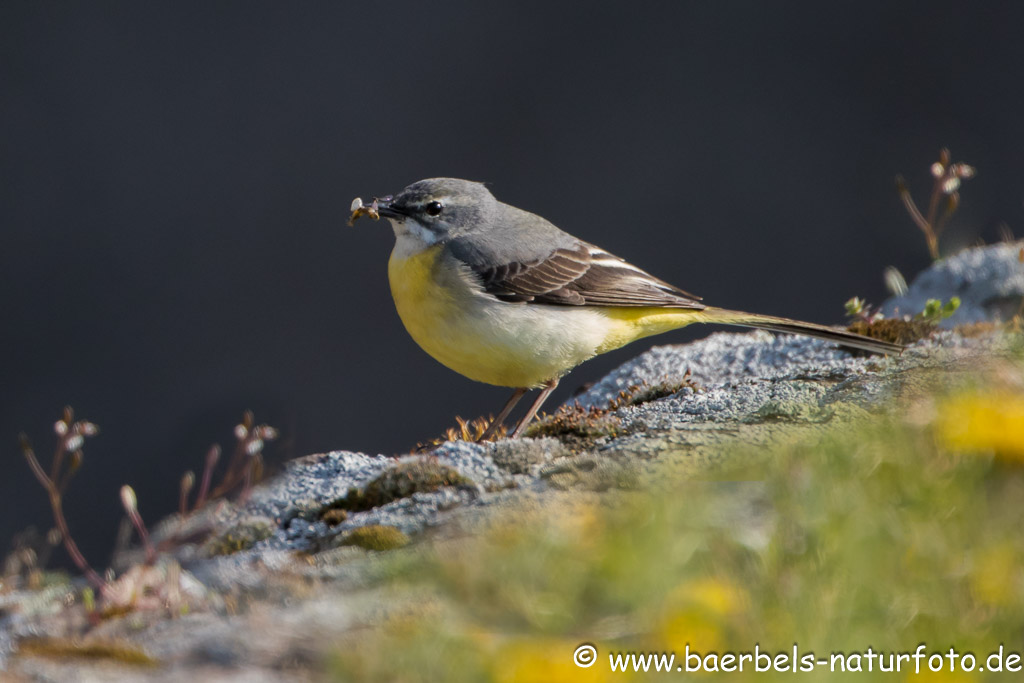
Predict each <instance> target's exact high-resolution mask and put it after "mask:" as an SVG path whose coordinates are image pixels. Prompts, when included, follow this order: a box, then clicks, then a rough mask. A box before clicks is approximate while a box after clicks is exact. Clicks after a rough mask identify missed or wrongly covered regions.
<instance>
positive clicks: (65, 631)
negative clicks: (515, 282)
mask: <svg viewBox="0 0 1024 683" xmlns="http://www.w3.org/2000/svg"><path fill="white" fill-rule="evenodd" d="M1018 251H1019V249H1018V247H1016V246H1011V245H996V246H994V247H986V248H983V249H976V250H971V251H970V252H965V253H964V254H961V255H958V256H957V257H954V258H953V259H949V260H947V261H944V262H942V263H939V264H936V265H935V266H934V267H933V268H932V269H930V270H929V271H928V272H927V273H925V274H922V276H920V277H919V278H917V280H915V282H914V284H913V286H912V287H911V291H910V292H908V294H907V296H906V297H902V298H900V299H894V300H892V301H890V302H887V303H886V310H887V311H889V312H896V311H897V310H899V311H901V312H902V311H907V310H920V308H923V305H924V304H923V301H924V299H925V298H930V297H935V298H943V299H948V297H949V296H951V295H953V294H955V295H957V296H960V297H961V300H962V301H963V304H962V306H961V309H960V311H958V313H957V314H956V316H954V320H953V322H955V321H956V319H957V316H959V320H960V321H961V322H963V321H978V320H988V319H991V318H999V317H1000V316H1002V315H1005V314H1006V310H1007V309H1006V305H1005V304H1006V302H1014V301H1016V302H1017V304H1014V305H1018V304H1019V299H1020V296H1021V294H1022V293H1024V272H1022V271H1024V265H1022V264H1020V263H1019V261H1018V260H1017V255H1018ZM1014 297H1016V299H1014ZM919 301H920V303H918V302H919ZM1005 344H1006V341H1005V336H1004V335H1001V334H999V333H997V332H993V333H991V334H989V335H987V336H975V337H964V336H961V335H959V334H956V333H954V332H942V333H938V334H936V335H934V336H933V337H932V338H931V339H929V340H927V341H923V342H919V343H918V344H916V345H914V346H913V347H911V348H909V349H908V350H907V351H905V352H904V353H903V354H902V355H900V356H898V357H878V356H853V355H850V354H849V353H848V352H846V351H844V350H841V349H837V348H835V347H834V346H831V345H829V344H827V343H825V342H821V341H819V340H813V339H806V338H798V337H792V336H773V335H771V334H768V333H765V332H753V333H732V334H730V333H719V334H713V335H711V336H709V337H708V338H706V339H703V340H701V341H698V342H695V343H692V344H687V345H676V346H660V347H655V348H652V349H651V350H650V351H648V352H646V353H643V354H641V355H639V356H637V357H636V358H634V359H633V360H631V361H629V362H627V363H625V364H623V365H622V366H620V367H619V368H617V369H616V370H614V371H613V372H611V373H609V374H608V375H607V376H606V377H605V378H603V379H602V380H601V381H599V382H598V383H596V384H595V385H594V386H592V387H591V388H590V389H588V390H587V391H586V392H584V393H583V394H582V395H580V396H578V397H577V398H575V399H573V400H572V401H570V402H569V403H570V405H572V404H575V403H577V402H578V404H579V405H580V406H581V407H583V408H594V409H601V410H603V411H606V410H607V409H608V406H609V401H610V400H612V399H615V398H616V397H618V396H619V395H620V392H623V391H628V390H629V388H630V387H633V386H636V385H640V384H642V383H647V384H651V385H654V384H659V383H664V382H670V383H671V382H681V381H682V380H683V379H684V378H686V377H687V373H688V372H689V375H688V377H689V380H690V381H691V382H692V383H693V385H690V386H686V387H684V388H683V389H681V390H679V391H677V392H676V393H674V394H672V395H669V396H665V397H663V398H659V399H657V400H652V401H648V402H644V403H641V404H639V405H624V406H622V407H619V408H617V409H614V410H611V411H609V412H602V418H601V419H604V420H611V421H613V423H614V424H615V425H616V429H615V430H614V432H612V433H608V434H603V435H597V436H594V437H593V438H590V439H583V440H579V439H576V440H573V439H564V440H559V439H557V438H538V439H521V440H518V441H508V440H506V441H501V442H498V443H493V444H473V443H465V442H451V443H446V444H444V445H442V446H440V447H438V448H437V449H435V450H434V451H433V452H432V453H430V454H420V455H405V456H400V457H388V456H384V455H369V454H363V453H353V452H349V451H334V452H331V453H325V454H317V455H310V456H307V457H304V458H299V459H297V460H295V461H293V462H291V463H289V465H288V466H287V468H286V469H285V471H284V472H283V473H282V474H280V475H279V476H277V477H274V478H273V479H271V480H269V481H267V482H265V483H263V484H261V485H260V486H258V487H257V488H256V489H255V490H254V491H253V492H252V494H251V495H250V496H249V498H248V499H247V500H246V501H245V503H244V504H229V503H225V502H222V503H220V504H218V505H210V506H208V507H207V508H206V509H205V510H203V511H202V512H201V513H198V514H196V515H193V516H192V518H191V519H189V520H180V519H171V520H167V521H166V522H165V523H163V524H161V525H160V526H159V528H157V529H155V530H154V537H156V538H157V539H158V540H159V539H160V538H161V537H165V538H166V537H175V535H177V537H179V538H184V537H186V536H187V537H190V538H191V537H196V538H217V537H219V536H224V535H226V534H230V533H235V534H236V535H237V534H238V533H240V532H239V530H258V531H261V533H259V534H256V535H254V536H253V538H252V541H251V542H248V543H245V544H243V545H245V546H247V547H242V548H241V549H240V550H238V551H237V552H232V553H230V554H226V555H221V554H218V555H214V554H212V553H211V552H210V549H209V548H210V545H209V543H208V541H200V542H186V541H183V540H182V541H179V542H177V543H175V544H174V548H175V549H174V550H173V560H172V559H170V558H169V559H168V561H167V562H166V563H165V564H166V566H167V567H169V569H168V570H167V571H165V574H164V576H165V577H167V576H169V577H171V578H170V579H167V578H165V579H164V580H166V581H171V580H175V581H177V583H175V584H174V585H173V586H170V588H172V589H174V590H178V592H180V589H181V586H184V585H186V581H185V579H187V581H188V582H191V581H194V580H198V581H199V582H201V584H202V585H203V586H205V587H206V588H207V589H208V592H209V594H210V595H209V599H205V600H203V599H200V600H197V601H196V603H195V604H194V605H191V606H190V610H189V611H188V612H187V614H184V615H182V614H180V613H179V614H177V615H176V616H174V617H173V618H172V617H171V615H169V614H167V613H166V612H160V611H154V612H152V613H146V614H139V613H134V614H128V615H125V616H124V617H122V618H119V619H111V620H107V621H106V622H104V623H103V624H102V625H101V626H100V627H96V628H94V629H92V631H91V635H92V636H97V634H98V635H99V636H102V637H104V638H111V639H116V640H118V641H119V642H127V643H130V644H134V645H135V646H137V647H138V648H139V649H140V650H143V651H145V652H146V653H147V654H148V655H149V656H151V657H153V658H155V659H157V660H159V662H160V666H159V667H158V668H155V669H139V668H131V667H124V666H121V667H116V666H110V665H109V663H98V664H95V665H92V666H87V667H79V666H78V665H71V664H69V663H67V662H61V661H59V660H53V659H46V658H39V657H27V658H26V657H13V655H14V653H15V652H16V651H17V647H18V642H19V641H21V640H23V639H25V638H27V637H31V636H39V635H47V636H54V635H57V636H66V635H69V634H73V633H76V629H77V631H82V630H87V629H85V627H84V626H83V623H84V622H83V619H84V617H83V616H82V612H81V610H79V611H78V612H77V613H75V614H76V615H77V616H75V617H72V616H69V610H68V609H65V608H64V607H63V605H65V604H66V601H68V600H69V596H73V594H74V587H73V586H65V587H63V588H58V589H56V590H54V589H50V592H48V593H44V592H41V591H22V592H20V593H19V592H8V593H6V594H0V610H3V612H2V613H0V669H2V668H5V667H10V668H11V669H12V670H13V671H15V672H16V673H18V674H19V675H21V676H24V677H28V678H30V679H37V680H82V681H91V680H105V681H119V680H168V681H170V680H181V679H182V678H193V679H197V680H254V681H257V680H308V679H309V677H310V675H311V673H310V672H311V671H313V670H314V669H315V666H314V663H315V661H316V656H317V655H316V653H318V652H323V651H324V650H325V649H327V648H330V647H332V646H336V645H333V644H334V643H336V642H338V639H340V638H344V637H345V634H346V633H347V632H349V631H350V630H351V629H354V628H358V627H359V626H360V625H361V624H365V623H368V622H369V623H375V622H379V621H380V619H382V618H383V616H384V615H386V614H388V613H390V612H391V611H394V610H399V611H400V610H402V609H407V608H408V606H409V605H410V604H418V602H419V601H421V600H422V598H421V597H418V596H414V597H409V596H406V599H405V600H404V601H403V599H402V598H401V596H400V595H399V596H396V594H395V593H394V591H393V590H390V591H387V594H386V595H384V594H383V593H382V588H381V586H382V585H386V583H387V581H386V579H387V577H388V576H389V574H388V572H390V571H393V569H392V567H393V565H394V562H393V561H392V562H391V563H384V562H383V561H382V560H381V558H382V555H381V554H379V553H374V552H367V551H365V550H362V549H360V548H355V547H339V546H338V543H337V540H338V539H339V538H342V537H344V536H345V535H346V534H350V533H351V532H352V531H353V530H355V529H358V528H360V527H367V526H374V525H378V526H384V527H395V528H397V529H399V530H400V531H402V532H404V533H405V534H407V535H409V536H410V537H412V538H413V543H412V544H411V545H410V546H408V547H405V548H401V549H398V550H392V551H390V552H389V553H388V555H389V558H390V559H391V560H394V558H396V557H397V558H399V561H400V562H404V563H408V564H410V565H412V566H415V564H416V562H417V561H418V559H419V556H418V553H419V552H420V550H418V548H419V545H418V544H419V543H420V542H423V543H426V542H429V541H430V540H432V539H433V540H437V539H444V538H458V537H459V535H464V534H472V533H479V532H480V531H481V530H482V529H485V528H487V526H488V525H489V524H491V523H493V522H494V520H500V519H502V518H504V517H507V516H509V515H514V514H516V511H522V510H524V509H531V510H547V509H552V508H553V507H554V506H560V505H566V504H571V503H572V502H573V501H580V500H594V499H598V500H599V499H601V497H602V496H607V495H610V494H609V493H608V491H609V490H617V491H624V492H628V491H630V490H633V489H637V488H642V487H649V486H670V485H671V482H673V481H678V478H677V477H684V478H685V477H690V476H692V475H694V474H701V473H704V472H707V471H708V470H713V469H716V468H720V467H723V466H728V465H729V464H730V463H727V462H723V455H722V454H723V453H726V452H728V453H730V454H733V457H735V454H736V452H737V448H736V447H735V446H736V444H742V445H743V446H744V447H745V448H746V449H747V450H749V451H750V452H751V453H756V452H757V450H758V449H760V448H764V447H768V446H771V445H773V444H777V443H780V442H784V441H786V440H791V439H794V438H797V435H798V436H799V438H807V436H808V435H809V434H810V435H814V434H816V433H818V432H820V433H821V434H825V433H826V432H827V430H829V429H830V428H831V427H832V426H833V425H835V424H839V423H848V422H849V421H851V420H861V419H870V418H871V415H872V414H873V412H874V411H876V410H878V409H879V407H880V406H881V405H883V404H884V403H885V402H886V401H888V400H890V399H892V398H894V397H906V396H907V395H908V394H911V395H912V394H913V392H915V391H923V390H925V388H926V387H927V386H928V385H929V383H930V382H933V381H941V382H948V381H950V378H954V379H955V377H956V375H957V373H958V372H962V373H963V374H964V375H967V374H969V373H970V372H972V371H974V370H977V369H978V367H980V366H981V365H983V364H984V363H987V362H989V360H990V359H992V358H994V357H998V356H999V355H1000V353H1001V351H1002V350H1003V348H1004V347H1005ZM725 446H729V448H726V447H725ZM419 461H424V462H427V463H436V464H438V465H441V466H444V467H446V468H452V469H454V470H456V471H457V472H458V474H459V475H461V478H462V480H463V481H462V483H459V484H458V485H456V486H444V487H441V488H433V489H431V488H429V487H428V488H425V489H423V490H418V492H415V493H412V494H411V495H407V496H405V497H400V498H398V499H396V500H392V501H391V502H388V503H386V504H383V505H379V506H377V507H373V508H371V509H368V510H358V509H350V510H348V511H347V512H346V513H345V514H344V515H341V516H340V517H341V518H340V521H339V519H335V520H333V521H328V516H326V515H325V514H324V512H325V510H329V509H331V508H332V507H338V506H344V505H345V504H346V503H345V502H346V501H349V500H350V496H353V495H358V494H356V493H354V491H359V490H363V489H365V488H366V487H367V486H368V485H369V484H370V483H371V482H373V481H374V480H376V479H377V478H378V477H380V476H381V475H382V474H384V473H385V472H388V471H390V470H391V469H392V468H395V467H396V466H399V465H401V464H403V463H415V462H419ZM717 486H719V487H720V489H721V494H722V499H723V506H722V518H723V522H722V523H723V525H726V526H728V527H729V528H731V529H739V530H740V532H739V533H741V534H742V535H743V536H744V538H746V539H747V542H748V543H749V544H750V545H751V546H752V547H756V546H758V544H761V543H763V542H764V539H765V538H766V537H767V535H768V530H769V528H770V525H771V514H770V511H766V510H764V506H763V505H762V501H761V494H760V492H759V489H758V486H757V484H756V482H755V483H742V482H732V483H729V482H723V483H721V484H718V485H717ZM622 495H628V494H626V493H624V494H622ZM184 530H187V533H183V531H184ZM137 557H138V556H134V557H133V556H129V555H126V556H125V557H124V558H123V560H124V562H123V565H122V566H124V567H127V566H133V565H136V566H137V565H138V559H137ZM174 562H177V563H179V564H180V567H181V572H182V573H181V574H178V573H176V571H177V570H175V569H174V567H175V566H177V565H175V564H174ZM174 577H178V578H177V579H175V578H174ZM182 577H184V578H182ZM189 585H191V584H189ZM311 587H315V590H314V589H312V588H311ZM174 590H172V591H171V594H175V593H174ZM214 598H216V599H214ZM232 605H233V606H234V607H233V608H231V609H229V606H232ZM61 618H63V621H61ZM75 619H78V621H75ZM294 662H298V663H299V664H298V665H296V666H294V667H292V668H289V664H288V663H294Z"/></svg>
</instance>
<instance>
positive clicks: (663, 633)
mask: <svg viewBox="0 0 1024 683" xmlns="http://www.w3.org/2000/svg"><path fill="white" fill-rule="evenodd" d="M665 603H666V609H665V616H664V618H663V619H662V622H661V626H660V628H659V629H658V636H659V638H660V639H661V641H662V642H663V643H664V644H665V645H666V646H667V647H671V648H675V649H677V650H681V649H682V648H683V647H684V646H685V645H687V644H689V645H690V648H691V649H694V650H697V651H700V652H712V651H720V650H721V649H723V648H724V647H725V645H726V643H725V642H724V636H723V630H724V629H723V627H724V626H726V625H727V624H728V621H729V618H730V617H732V616H733V615H735V614H737V613H739V612H742V611H743V609H744V608H745V606H746V605H747V603H748V595H747V592H746V591H745V590H743V589H742V588H740V587H739V586H737V585H735V584H734V583H732V582H729V581H725V580H722V579H717V578H710V577H703V578H699V579H694V580H692V581H687V582H685V583H682V584H680V585H679V586H676V588H674V589H673V590H672V591H671V592H670V593H669V594H668V595H667V596H666V598H665Z"/></svg>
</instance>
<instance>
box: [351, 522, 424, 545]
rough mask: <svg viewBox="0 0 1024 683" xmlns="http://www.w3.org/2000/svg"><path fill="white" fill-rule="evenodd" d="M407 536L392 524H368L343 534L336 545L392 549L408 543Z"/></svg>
mask: <svg viewBox="0 0 1024 683" xmlns="http://www.w3.org/2000/svg"><path fill="white" fill-rule="evenodd" d="M408 543H409V537H408V536H406V535H405V534H404V533H402V532H401V531H400V530H399V529H396V528H395V527H393V526H384V525H381V524H370V525H368V526H361V527H359V528H358V529H353V530H352V531H350V532H348V533H347V534H345V535H344V536H343V537H342V538H341V540H340V541H339V542H338V545H353V546H356V547H358V548H365V549H366V550H378V551H381V550H394V549H395V548H401V547H402V546H404V545H408Z"/></svg>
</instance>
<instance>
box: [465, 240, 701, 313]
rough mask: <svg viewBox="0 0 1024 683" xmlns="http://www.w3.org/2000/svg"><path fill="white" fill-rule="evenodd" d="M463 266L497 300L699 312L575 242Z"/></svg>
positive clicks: (639, 273) (623, 264) (673, 291)
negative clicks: (534, 254) (528, 256)
mask: <svg viewBox="0 0 1024 683" xmlns="http://www.w3.org/2000/svg"><path fill="white" fill-rule="evenodd" d="M466 265H468V266H469V267H470V268H471V269H472V270H473V272H474V273H476V274H477V276H479V278H480V281H481V284H482V285H483V288H484V291H486V292H487V293H488V294H491V295H492V296H495V297H497V298H498V299H501V300H502V301H518V302H528V303H540V304H561V305H567V306H664V307H670V308H690V309H702V308H705V306H704V304H702V303H700V301H699V299H700V297H698V296H694V295H693V294H689V293H688V292H684V291H683V290H681V289H679V288H678V287H673V286H672V285H670V284H668V283H667V282H664V281H663V280H659V279H658V278H656V277H654V276H653V275H651V274H649V273H646V272H644V271H643V270H640V269H639V268H637V267H636V266H634V265H632V264H630V263H628V262H627V261H625V260H623V259H621V258H619V257H618V256H615V255H613V254H609V253H608V252H606V251H604V250H603V249H601V248H599V247H595V246H594V245H592V244H587V243H586V242H581V241H579V242H576V243H575V244H574V245H572V246H569V247H563V248H559V249H555V250H554V251H552V252H551V253H550V254H548V255H547V256H545V257H543V258H538V259H534V260H528V261H517V262H512V263H503V264H501V265H490V264H488V265H483V264H479V263H478V264H475V265H474V264H473V263H467V264H466Z"/></svg>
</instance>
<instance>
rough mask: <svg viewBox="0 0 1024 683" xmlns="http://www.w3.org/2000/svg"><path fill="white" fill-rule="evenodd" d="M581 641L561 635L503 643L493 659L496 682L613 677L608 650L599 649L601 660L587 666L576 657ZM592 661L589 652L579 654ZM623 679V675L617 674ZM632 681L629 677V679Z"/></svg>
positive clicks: (592, 680)
mask: <svg viewBox="0 0 1024 683" xmlns="http://www.w3.org/2000/svg"><path fill="white" fill-rule="evenodd" d="M580 645H581V643H580V642H579V641H569V640H562V639H557V638H517V639H515V640H511V641H509V642H506V643H504V644H503V645H501V646H499V647H498V649H497V651H496V652H495V653H494V655H493V656H492V657H491V658H490V667H491V675H492V676H493V680H494V681H495V683H534V682H536V683H550V682H551V681H567V682H573V681H580V682H587V683H590V682H600V681H608V680H611V673H610V670H609V668H608V653H607V652H604V651H602V650H601V648H600V647H598V648H596V657H597V661H595V662H594V663H593V664H591V665H590V666H587V667H581V666H578V665H577V664H576V660H575V659H574V656H577V650H578V648H579V647H580ZM579 656H580V657H582V660H581V661H583V662H584V663H586V662H589V661H590V659H589V658H588V657H589V654H588V653H585V652H584V653H582V654H581V655H579ZM617 676H618V679H617V680H623V674H622V673H617ZM627 680H628V679H627Z"/></svg>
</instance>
